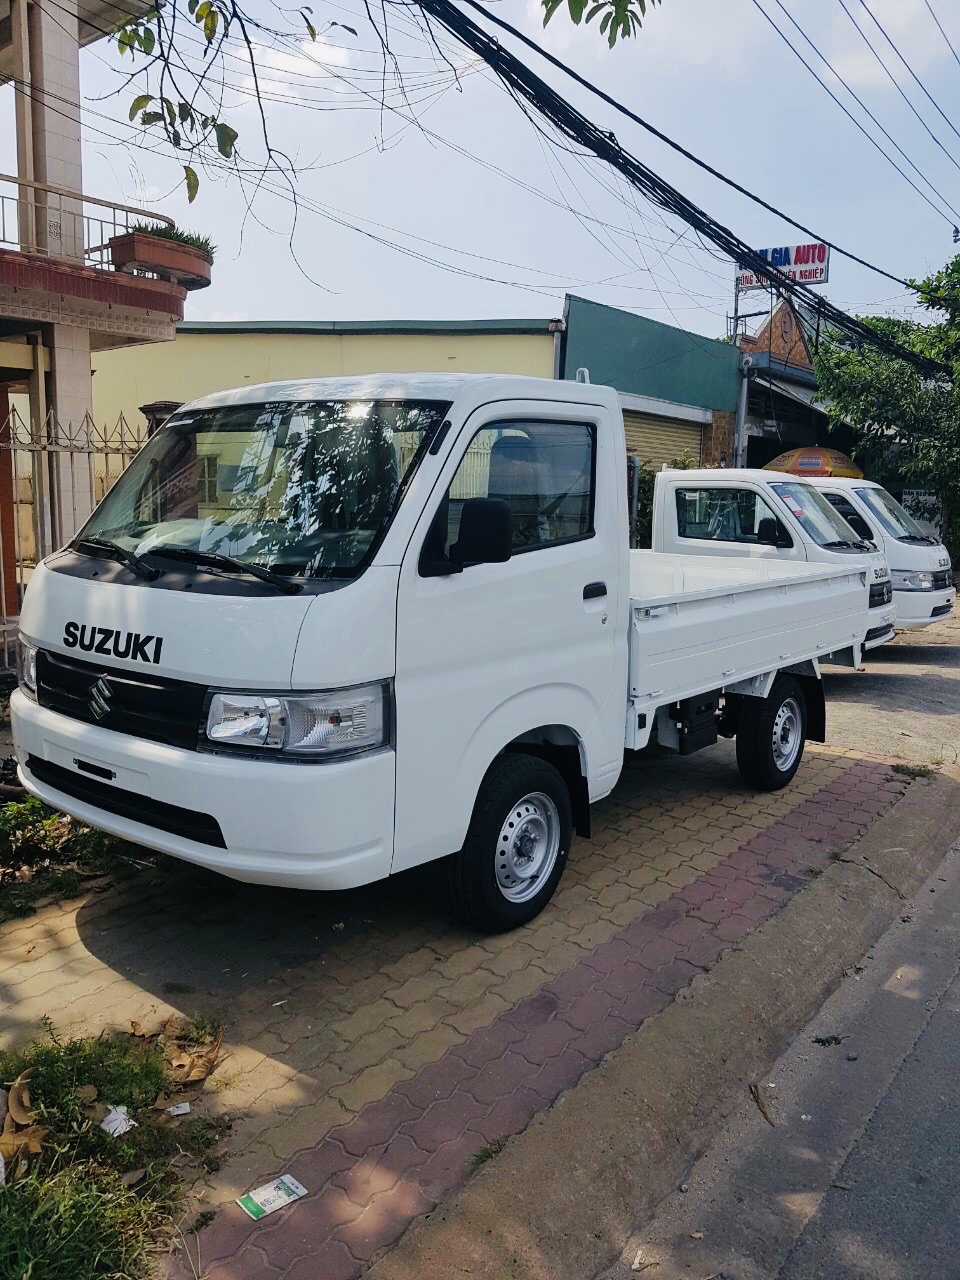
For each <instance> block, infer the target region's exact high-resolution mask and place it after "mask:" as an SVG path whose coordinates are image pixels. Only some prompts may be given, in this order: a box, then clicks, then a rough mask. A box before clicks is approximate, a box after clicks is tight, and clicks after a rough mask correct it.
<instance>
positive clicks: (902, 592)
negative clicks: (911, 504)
mask: <svg viewBox="0 0 960 1280" xmlns="http://www.w3.org/2000/svg"><path fill="white" fill-rule="evenodd" d="M810 483H811V484H813V485H814V486H815V487H816V488H817V489H819V490H820V492H821V493H822V494H823V496H824V497H825V498H826V499H827V501H828V502H829V503H830V504H831V506H832V507H833V508H834V509H835V510H836V511H837V512H839V514H840V515H841V516H843V518H844V520H846V522H847V523H848V524H849V525H850V526H851V527H852V528H853V529H854V530H855V531H856V532H857V533H858V534H859V535H860V537H862V538H868V539H869V540H870V541H871V542H873V543H875V544H876V545H877V546H878V547H880V548H881V550H882V551H883V553H884V555H885V556H886V558H887V563H888V564H889V566H890V577H891V581H892V584H893V600H894V604H895V605H896V607H897V628H898V629H900V630H904V631H920V630H922V629H923V628H924V627H929V626H930V625H931V623H934V622H938V621H940V620H941V619H943V618H948V617H949V616H950V614H951V613H952V612H953V606H954V603H955V601H956V598H957V592H956V588H955V587H954V585H953V575H952V571H951V565H950V556H949V554H948V552H947V549H946V547H944V545H943V544H942V543H941V542H939V541H938V539H936V538H934V537H931V536H930V534H927V533H924V531H923V529H922V528H921V527H920V525H919V524H918V523H917V521H916V520H914V518H913V516H912V515H910V513H909V512H908V511H906V510H905V509H904V508H903V507H902V506H901V505H900V503H899V502H898V501H897V500H896V498H895V497H894V496H893V495H892V494H890V493H888V492H887V491H886V489H884V488H883V486H882V485H879V484H877V483H876V482H875V481H873V480H852V479H839V478H838V479H832V478H829V477H827V478H823V479H816V480H811V481H810Z"/></svg>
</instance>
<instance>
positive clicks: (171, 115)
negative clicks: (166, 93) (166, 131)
mask: <svg viewBox="0 0 960 1280" xmlns="http://www.w3.org/2000/svg"><path fill="white" fill-rule="evenodd" d="M160 101H161V102H162V103H163V109H164V111H165V112H166V113H167V119H168V120H169V121H170V128H171V129H172V128H173V126H174V125H175V124H176V123H177V109H176V107H175V106H174V105H173V103H172V102H171V101H170V99H169V98H161V99H160Z"/></svg>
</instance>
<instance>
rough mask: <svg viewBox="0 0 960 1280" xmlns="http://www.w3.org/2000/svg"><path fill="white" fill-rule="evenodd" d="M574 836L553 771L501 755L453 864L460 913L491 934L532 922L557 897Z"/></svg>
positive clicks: (566, 799)
mask: <svg viewBox="0 0 960 1280" xmlns="http://www.w3.org/2000/svg"><path fill="white" fill-rule="evenodd" d="M572 832H573V818H572V812H571V805H570V793H569V792H568V790H567V785H566V783H565V782H564V780H563V778H562V777H561V775H560V773H559V772H558V771H557V770H556V769H555V768H554V767H553V765H552V764H548V763H547V762H546V761H545V760H540V759H538V758H537V757H536V756H529V755H522V754H513V753H511V754H508V755H505V756H501V757H500V759H498V760H496V761H495V762H494V764H493V765H492V766H491V767H490V770H489V771H488V773H487V776H486V777H485V778H484V780H483V783H482V785H481V787H480V794H479V795H478V796H477V803H476V805H475V807H474V810H473V818H472V819H471V821H470V828H469V830H468V831H467V838H466V840H465V841H464V844H463V848H462V849H461V850H460V852H459V853H455V854H453V855H452V857H451V858H450V859H449V862H448V869H449V876H450V890H451V896H452V898H453V901H454V905H455V907H456V910H457V914H458V915H460V916H461V917H462V918H463V919H464V920H466V921H467V922H468V923H469V924H473V925H476V926H478V927H479V928H481V929H484V930H486V931H488V932H490V933H502V932H504V931H506V930H507V929H516V928H519V927H520V925H524V924H526V923H527V922H528V921H529V920H532V919H533V918H534V916H536V915H538V914H539V913H540V912H541V911H542V910H543V908H544V907H545V906H546V905H547V903H548V902H549V901H550V899H551V898H552V897H553V894H554V890H555V889H556V887H557V884H558V883H559V881H560V877H561V876H562V875H563V869H564V867H565V865H566V861H567V854H568V853H569V851H570V840H571V836H572Z"/></svg>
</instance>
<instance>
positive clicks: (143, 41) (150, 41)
mask: <svg viewBox="0 0 960 1280" xmlns="http://www.w3.org/2000/svg"><path fill="white" fill-rule="evenodd" d="M140 47H141V48H142V49H143V52H144V53H145V54H146V55H147V57H148V58H149V56H150V54H151V53H153V51H154V49H155V48H156V47H157V37H156V36H155V35H154V34H153V28H152V27H144V29H143V34H142V35H141V37H140Z"/></svg>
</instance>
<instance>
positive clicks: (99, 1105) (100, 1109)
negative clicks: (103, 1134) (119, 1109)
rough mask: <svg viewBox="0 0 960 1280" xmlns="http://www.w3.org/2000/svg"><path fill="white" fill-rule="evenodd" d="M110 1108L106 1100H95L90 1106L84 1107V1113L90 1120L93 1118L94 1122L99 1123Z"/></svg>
mask: <svg viewBox="0 0 960 1280" xmlns="http://www.w3.org/2000/svg"><path fill="white" fill-rule="evenodd" d="M109 1110H110V1108H109V1107H108V1106H107V1104H106V1103H105V1102H93V1103H91V1104H90V1106H88V1107H84V1108H83V1114H84V1115H85V1116H86V1117H87V1119H88V1120H92V1121H93V1123H94V1124H99V1123H100V1121H101V1120H102V1119H103V1118H104V1117H105V1116H106V1114H107V1112H108V1111H109Z"/></svg>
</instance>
